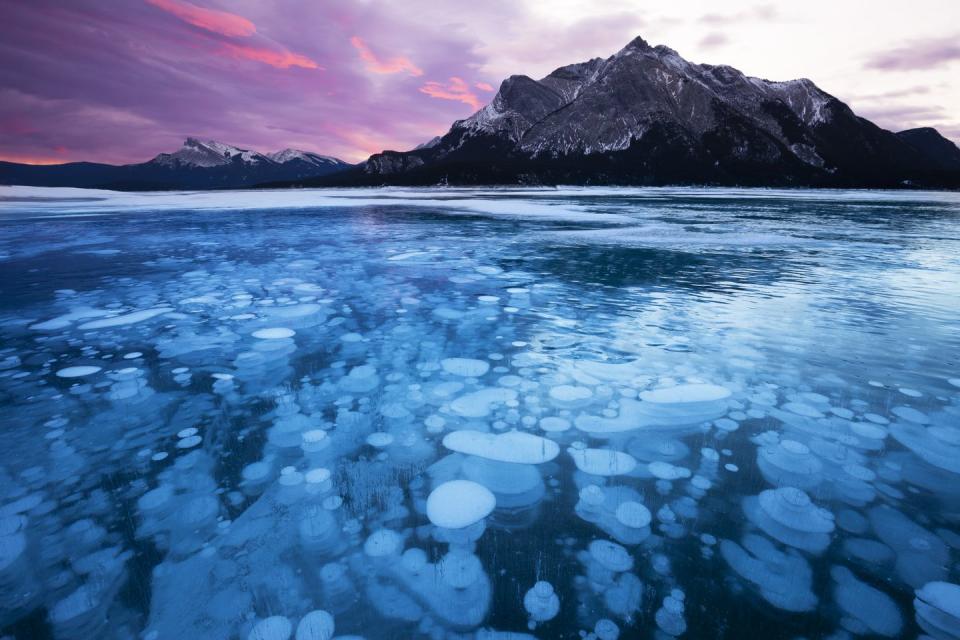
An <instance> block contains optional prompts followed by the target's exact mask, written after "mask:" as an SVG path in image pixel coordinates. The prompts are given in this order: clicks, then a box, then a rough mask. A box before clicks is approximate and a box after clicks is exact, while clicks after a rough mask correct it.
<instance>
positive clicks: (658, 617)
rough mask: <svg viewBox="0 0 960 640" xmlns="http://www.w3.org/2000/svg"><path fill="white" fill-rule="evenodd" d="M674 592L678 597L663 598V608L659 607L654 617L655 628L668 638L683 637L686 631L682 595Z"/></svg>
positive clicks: (680, 592) (679, 592)
mask: <svg viewBox="0 0 960 640" xmlns="http://www.w3.org/2000/svg"><path fill="white" fill-rule="evenodd" d="M674 591H675V592H676V593H677V595H678V596H679V597H676V596H674V595H673V594H671V595H669V596H667V597H666V598H664V599H663V606H661V607H660V608H659V609H658V610H657V613H656V614H655V615H654V620H655V621H656V623H657V626H658V627H660V630H661V631H663V632H664V633H666V634H667V635H669V636H679V635H683V634H684V633H685V632H686V630H687V622H686V620H684V619H683V612H684V605H683V597H684V595H683V592H682V591H678V590H674Z"/></svg>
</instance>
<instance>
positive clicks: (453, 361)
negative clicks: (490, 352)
mask: <svg viewBox="0 0 960 640" xmlns="http://www.w3.org/2000/svg"><path fill="white" fill-rule="evenodd" d="M440 366H441V367H443V370H444V371H446V372H447V373H449V374H451V375H455V376H462V377H464V378H479V377H480V376H482V375H483V374H485V373H486V372H487V371H489V370H490V363H489V362H485V361H483V360H475V359H473V358H444V359H443V360H441V361H440Z"/></svg>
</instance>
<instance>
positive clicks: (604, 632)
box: [593, 618, 620, 640]
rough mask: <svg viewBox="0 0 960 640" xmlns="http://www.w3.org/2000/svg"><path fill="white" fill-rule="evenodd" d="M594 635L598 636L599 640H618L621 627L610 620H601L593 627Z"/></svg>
mask: <svg viewBox="0 0 960 640" xmlns="http://www.w3.org/2000/svg"><path fill="white" fill-rule="evenodd" d="M593 634H594V635H595V636H597V640H617V639H618V638H619V637H620V627H618V626H617V623H616V622H614V621H613V620H610V619H609V618H601V619H600V620H597V624H595V625H593Z"/></svg>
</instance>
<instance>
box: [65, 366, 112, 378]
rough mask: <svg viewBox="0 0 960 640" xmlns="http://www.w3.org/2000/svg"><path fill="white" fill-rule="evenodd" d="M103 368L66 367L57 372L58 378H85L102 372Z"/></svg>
mask: <svg viewBox="0 0 960 640" xmlns="http://www.w3.org/2000/svg"><path fill="white" fill-rule="evenodd" d="M100 369H101V367H92V366H79V367H66V368H64V369H60V370H59V371H57V377H58V378H82V377H84V376H90V375H93V374H94V373H96V372H97V371H100Z"/></svg>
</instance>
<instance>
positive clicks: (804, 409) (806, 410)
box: [782, 402, 823, 418]
mask: <svg viewBox="0 0 960 640" xmlns="http://www.w3.org/2000/svg"><path fill="white" fill-rule="evenodd" d="M782 408H783V409H784V410H785V411H789V412H790V413H795V414H797V415H798V416H803V417H804V418H822V417H823V413H822V412H821V411H819V410H818V409H816V408H814V407H811V406H810V405H808V404H805V403H803V402H788V403H786V404H785V405H783V407H782Z"/></svg>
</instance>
